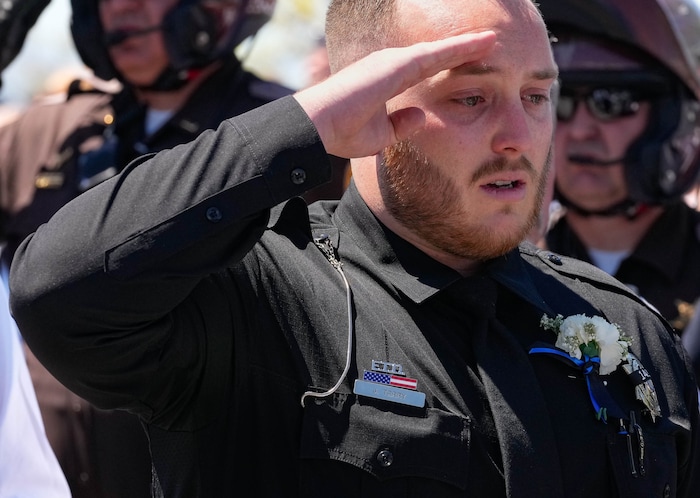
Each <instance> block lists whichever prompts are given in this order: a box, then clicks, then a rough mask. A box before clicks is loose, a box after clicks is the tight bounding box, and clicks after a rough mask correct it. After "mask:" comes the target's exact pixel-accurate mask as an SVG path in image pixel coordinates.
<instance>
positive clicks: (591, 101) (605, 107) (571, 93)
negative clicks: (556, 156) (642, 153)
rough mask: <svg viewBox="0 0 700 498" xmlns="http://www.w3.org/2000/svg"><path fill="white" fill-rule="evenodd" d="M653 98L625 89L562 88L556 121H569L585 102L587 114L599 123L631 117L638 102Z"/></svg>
mask: <svg viewBox="0 0 700 498" xmlns="http://www.w3.org/2000/svg"><path fill="white" fill-rule="evenodd" d="M652 97H653V96H652V95H651V94H645V93H642V92H639V91H635V90H632V89H627V88H612V87H611V88H604V87H603V88H590V87H589V88H571V87H569V88H567V87H562V89H561V90H560V92H559V99H558V101H557V119H559V121H570V120H571V119H572V118H573V117H574V114H575V113H576V109H577V108H578V103H579V102H585V104H586V108H587V109H588V112H589V113H590V114H591V115H592V116H593V117H595V118H596V119H598V120H600V121H613V120H615V119H619V118H622V117H626V116H633V115H634V114H636V113H637V112H638V111H639V109H640V102H643V101H645V100H650V99H651V98H652Z"/></svg>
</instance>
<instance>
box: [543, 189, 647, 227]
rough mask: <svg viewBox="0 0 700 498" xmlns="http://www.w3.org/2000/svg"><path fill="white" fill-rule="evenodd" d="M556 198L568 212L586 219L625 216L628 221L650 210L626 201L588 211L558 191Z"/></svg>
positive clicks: (644, 206) (645, 206)
mask: <svg viewBox="0 0 700 498" xmlns="http://www.w3.org/2000/svg"><path fill="white" fill-rule="evenodd" d="M555 197H556V199H557V200H558V201H559V202H560V203H561V205H562V206H564V207H565V208H566V209H567V210H569V211H573V212H575V213H576V214H578V215H579V216H583V217H586V218H588V217H591V216H602V217H606V216H624V217H625V218H627V219H628V220H633V219H635V218H636V217H637V216H639V215H640V214H642V213H643V212H645V211H646V210H647V209H648V208H649V205H648V204H646V203H643V202H637V201H633V200H632V199H624V200H622V201H620V202H618V203H616V204H613V205H612V206H609V207H607V208H605V209H586V208H584V207H581V206H579V205H578V204H576V203H575V202H573V201H571V199H568V198H567V197H565V196H564V195H563V194H562V193H561V192H559V191H558V190H557V192H556V196H555Z"/></svg>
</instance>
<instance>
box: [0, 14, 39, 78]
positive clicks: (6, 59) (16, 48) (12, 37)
mask: <svg viewBox="0 0 700 498" xmlns="http://www.w3.org/2000/svg"><path fill="white" fill-rule="evenodd" d="M48 4H49V0H5V1H3V2H2V3H0V72H2V71H4V70H5V68H6V67H7V66H8V65H9V64H10V63H11V62H12V61H13V60H14V59H15V57H16V56H17V54H19V52H20V50H22V45H24V40H25V38H26V37H27V33H28V32H29V30H30V29H31V28H32V26H34V23H35V22H36V20H37V19H38V18H39V14H41V13H42V11H43V10H44V8H45V7H46V6H47V5H48Z"/></svg>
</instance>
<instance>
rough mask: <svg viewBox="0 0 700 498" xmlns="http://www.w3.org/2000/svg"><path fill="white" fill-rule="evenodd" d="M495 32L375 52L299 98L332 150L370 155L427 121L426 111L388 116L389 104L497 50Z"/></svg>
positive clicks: (409, 110) (403, 111) (348, 154)
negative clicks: (431, 79)
mask: <svg viewBox="0 0 700 498" xmlns="http://www.w3.org/2000/svg"><path fill="white" fill-rule="evenodd" d="M495 39H496V35H495V33H494V32H493V31H485V32H481V33H470V34H465V35H459V36H454V37H450V38H446V39H443V40H438V41H434V42H424V43H418V44H415V45H411V46H408V47H401V48H388V49H384V50H380V51H377V52H374V53H372V54H370V55H368V56H367V57H365V58H363V59H361V60H359V61H357V62H355V63H354V64H351V65H349V66H347V67H345V68H344V69H342V70H341V71H338V72H337V73H336V74H334V75H332V76H331V77H330V78H328V79H326V80H324V81H323V82H321V83H319V84H317V85H315V86H312V87H309V88H307V89H305V90H302V91H300V92H298V93H297V94H295V98H296V100H297V101H298V102H299V104H300V105H301V106H302V108H303V109H304V110H305V111H306V113H307V114H308V115H309V117H310V118H311V121H312V122H313V123H314V125H315V126H316V129H317V130H318V133H319V135H320V137H321V140H322V141H323V144H324V146H325V148H326V151H327V152H328V153H330V154H334V155H336V156H339V157H346V158H351V157H366V156H371V155H374V154H376V153H378V152H379V151H380V150H382V149H383V148H384V147H387V146H389V145H391V144H394V143H396V142H398V141H400V140H403V139H405V138H408V137H409V136H410V135H411V133H412V132H413V131H414V130H416V129H418V128H419V127H420V126H421V125H422V124H423V122H424V119H425V116H424V114H423V112H422V111H421V110H420V109H417V108H405V109H399V110H397V111H394V112H392V113H388V112H387V109H386V102H387V101H388V100H389V99H391V98H392V97H395V96H396V95H399V94H400V93H401V92H403V91H405V90H407V89H408V88H410V87H412V86H413V85H415V84H417V83H419V82H421V81H423V80H424V79H426V78H429V77H431V76H434V75H436V74H437V73H439V72H440V71H443V70H446V69H452V68H455V67H458V66H460V65H462V64H466V63H469V62H474V61H477V60H479V59H481V58H483V57H484V56H486V55H487V54H488V52H489V51H490V50H491V49H492V48H493V46H494V43H495Z"/></svg>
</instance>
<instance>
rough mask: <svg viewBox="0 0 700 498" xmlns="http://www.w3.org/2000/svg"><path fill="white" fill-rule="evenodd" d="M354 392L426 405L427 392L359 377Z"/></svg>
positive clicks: (393, 400) (415, 404) (412, 404)
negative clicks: (368, 380)
mask: <svg viewBox="0 0 700 498" xmlns="http://www.w3.org/2000/svg"><path fill="white" fill-rule="evenodd" d="M352 392H354V393H355V394H360V395H362V396H369V397H370V398H376V399H383V400H385V401H392V402H394V403H402V404H404V405H410V406H417V407H418V408H423V407H424V406H425V393H421V392H418V391H410V390H408V389H401V388H398V387H393V386H386V385H383V384H378V383H376V382H367V381H365V380H359V379H357V380H355V387H354V389H353V390H352Z"/></svg>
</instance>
